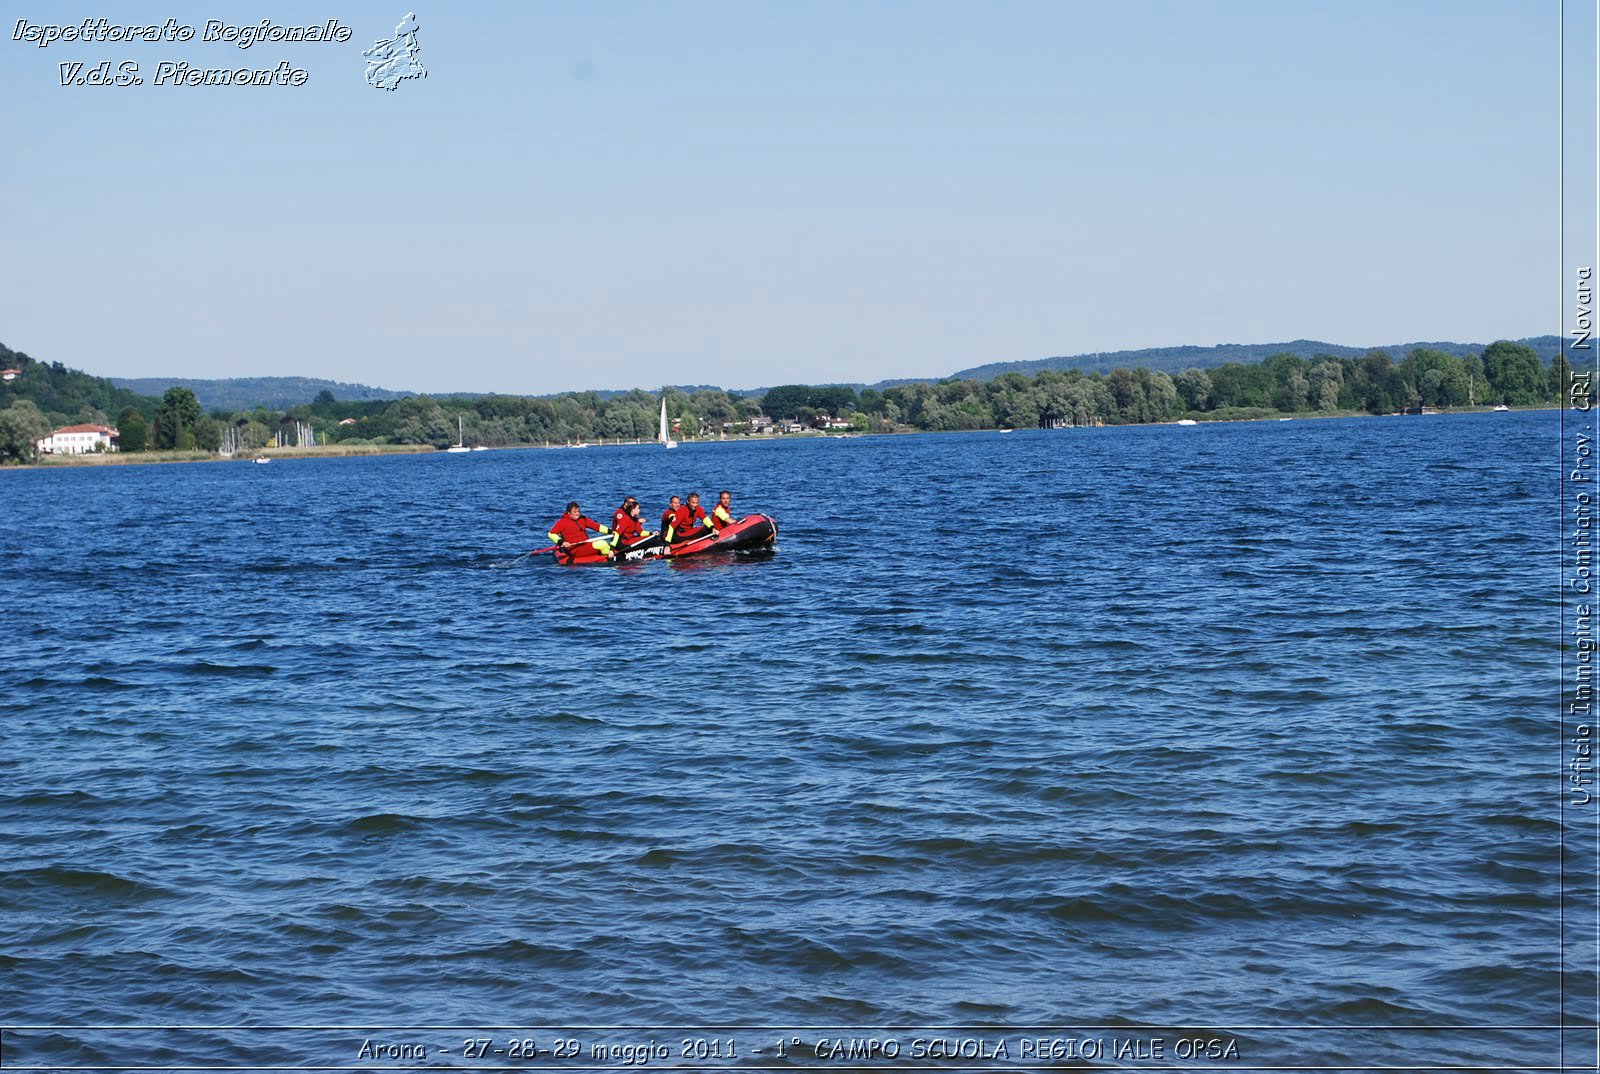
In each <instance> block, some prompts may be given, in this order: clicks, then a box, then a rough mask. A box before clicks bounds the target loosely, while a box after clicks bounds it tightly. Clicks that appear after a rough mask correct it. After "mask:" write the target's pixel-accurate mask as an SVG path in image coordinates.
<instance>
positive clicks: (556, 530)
mask: <svg viewBox="0 0 1600 1074" xmlns="http://www.w3.org/2000/svg"><path fill="white" fill-rule="evenodd" d="M599 529H600V523H598V522H596V521H595V520H594V519H592V518H590V517H589V516H588V515H584V516H582V517H581V518H576V519H574V518H572V517H570V516H568V515H562V516H561V517H560V518H559V519H557V520H556V524H555V525H553V526H551V527H550V536H551V538H552V539H553V540H555V541H556V542H557V543H560V542H561V541H566V542H567V543H568V544H577V543H578V542H579V541H585V540H588V534H587V533H585V532H584V531H585V530H599Z"/></svg>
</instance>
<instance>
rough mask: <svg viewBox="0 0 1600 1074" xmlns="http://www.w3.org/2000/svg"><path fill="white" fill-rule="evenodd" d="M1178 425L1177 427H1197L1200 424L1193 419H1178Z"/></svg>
mask: <svg viewBox="0 0 1600 1074" xmlns="http://www.w3.org/2000/svg"><path fill="white" fill-rule="evenodd" d="M1178 424H1179V425H1199V424H1200V423H1199V422H1197V421H1195V420H1194V419H1193V418H1179V419H1178Z"/></svg>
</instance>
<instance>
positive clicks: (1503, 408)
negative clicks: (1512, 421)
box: [1494, 403, 1511, 414]
mask: <svg viewBox="0 0 1600 1074" xmlns="http://www.w3.org/2000/svg"><path fill="white" fill-rule="evenodd" d="M1494 412H1495V413H1496V414H1509V413H1511V408H1510V407H1508V406H1506V405H1505V404H1504V403H1501V404H1500V405H1499V406H1497V407H1495V408H1494Z"/></svg>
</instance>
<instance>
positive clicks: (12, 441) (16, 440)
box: [0, 399, 51, 462]
mask: <svg viewBox="0 0 1600 1074" xmlns="http://www.w3.org/2000/svg"><path fill="white" fill-rule="evenodd" d="M50 428H51V426H50V420H49V419H48V418H46V417H45V416H44V414H43V413H42V412H41V411H40V410H39V408H38V406H37V405H35V403H34V402H33V400H31V399H18V400H17V401H16V402H14V403H12V404H11V405H10V406H8V407H6V408H5V409H4V410H0V462H32V461H33V460H34V459H35V458H36V457H37V456H38V451H39V441H40V440H43V439H44V438H45V437H47V436H49V435H50Z"/></svg>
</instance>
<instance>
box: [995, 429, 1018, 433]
mask: <svg viewBox="0 0 1600 1074" xmlns="http://www.w3.org/2000/svg"><path fill="white" fill-rule="evenodd" d="M996 432H1002V433H1014V432H1016V430H1015V429H997V430H996Z"/></svg>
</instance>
